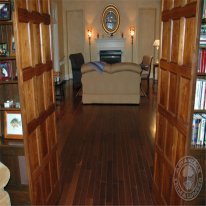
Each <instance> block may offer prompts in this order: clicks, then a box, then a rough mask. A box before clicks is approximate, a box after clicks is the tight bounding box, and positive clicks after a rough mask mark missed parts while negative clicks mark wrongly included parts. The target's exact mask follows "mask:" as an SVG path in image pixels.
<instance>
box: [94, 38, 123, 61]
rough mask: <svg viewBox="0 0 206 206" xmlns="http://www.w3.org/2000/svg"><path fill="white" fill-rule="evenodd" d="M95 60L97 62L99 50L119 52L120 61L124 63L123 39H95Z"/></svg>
mask: <svg viewBox="0 0 206 206" xmlns="http://www.w3.org/2000/svg"><path fill="white" fill-rule="evenodd" d="M95 42H96V51H97V59H98V60H99V51H101V50H121V51H122V61H124V51H125V39H124V38H102V39H96V40H95Z"/></svg>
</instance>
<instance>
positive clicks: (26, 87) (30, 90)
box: [22, 79, 36, 123]
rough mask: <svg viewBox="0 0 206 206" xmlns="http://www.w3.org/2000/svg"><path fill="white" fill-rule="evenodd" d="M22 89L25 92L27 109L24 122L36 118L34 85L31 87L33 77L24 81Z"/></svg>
mask: <svg viewBox="0 0 206 206" xmlns="http://www.w3.org/2000/svg"><path fill="white" fill-rule="evenodd" d="M22 91H23V92H24V93H25V99H24V100H25V102H24V104H25V110H26V111H28V113H27V115H26V122H28V123H29V122H31V121H32V120H33V119H34V118H36V112H35V108H34V105H35V98H34V87H33V79H30V80H28V81H26V82H25V83H24V84H23V88H22Z"/></svg>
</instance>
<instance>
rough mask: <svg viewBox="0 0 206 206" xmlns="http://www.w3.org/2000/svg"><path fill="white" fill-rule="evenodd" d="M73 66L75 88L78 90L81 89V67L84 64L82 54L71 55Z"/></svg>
mask: <svg viewBox="0 0 206 206" xmlns="http://www.w3.org/2000/svg"><path fill="white" fill-rule="evenodd" d="M69 59H70V61H71V65H72V74H73V88H75V89H78V88H80V87H81V85H82V83H81V76H82V75H81V66H82V65H83V64H84V57H83V55H82V53H76V54H71V55H70V56H69Z"/></svg>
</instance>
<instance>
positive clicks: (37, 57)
mask: <svg viewBox="0 0 206 206" xmlns="http://www.w3.org/2000/svg"><path fill="white" fill-rule="evenodd" d="M31 45H32V56H33V58H32V61H33V65H38V64H41V63H42V59H41V40H40V27H39V25H38V24H32V25H31Z"/></svg>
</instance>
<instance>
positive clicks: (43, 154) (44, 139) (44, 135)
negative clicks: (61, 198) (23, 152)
mask: <svg viewBox="0 0 206 206" xmlns="http://www.w3.org/2000/svg"><path fill="white" fill-rule="evenodd" d="M39 129H40V135H39V137H40V143H41V158H42V159H43V158H46V155H48V141H47V131H46V122H43V123H42V124H41V125H40V128H39ZM48 174H49V173H48Z"/></svg>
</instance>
